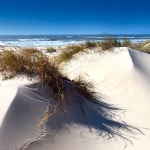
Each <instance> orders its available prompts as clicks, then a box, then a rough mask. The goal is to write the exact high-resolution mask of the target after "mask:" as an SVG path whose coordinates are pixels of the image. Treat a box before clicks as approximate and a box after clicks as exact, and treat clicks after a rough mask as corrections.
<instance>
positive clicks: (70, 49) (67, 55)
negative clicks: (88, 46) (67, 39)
mask: <svg viewBox="0 0 150 150" xmlns="http://www.w3.org/2000/svg"><path fill="white" fill-rule="evenodd" d="M84 49H85V45H83V44H80V45H69V46H67V47H66V48H65V49H64V50H63V51H62V52H61V54H60V55H59V56H57V58H56V61H57V63H58V64H60V63H62V62H65V61H69V60H71V59H72V58H73V56H74V55H75V54H77V53H79V52H83V51H84Z"/></svg>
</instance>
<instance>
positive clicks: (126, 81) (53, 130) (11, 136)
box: [0, 48, 150, 150]
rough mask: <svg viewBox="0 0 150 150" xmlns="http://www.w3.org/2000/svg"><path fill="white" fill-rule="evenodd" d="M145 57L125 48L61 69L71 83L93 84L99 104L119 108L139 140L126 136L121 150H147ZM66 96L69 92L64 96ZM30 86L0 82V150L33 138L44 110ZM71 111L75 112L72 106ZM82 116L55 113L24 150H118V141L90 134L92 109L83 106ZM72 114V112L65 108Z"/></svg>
mask: <svg viewBox="0 0 150 150" xmlns="http://www.w3.org/2000/svg"><path fill="white" fill-rule="evenodd" d="M149 64H150V55H148V54H146V53H142V52H137V51H134V50H132V49H128V48H117V49H115V51H114V52H113V53H112V52H106V53H103V54H86V56H85V57H80V58H79V59H78V60H75V61H72V62H71V63H69V64H68V65H66V67H65V71H64V72H65V73H66V74H67V75H68V76H69V78H71V79H74V78H76V77H77V76H78V75H81V76H83V77H84V78H86V79H87V80H89V81H93V83H94V84H95V86H96V91H97V92H100V93H101V94H102V98H103V101H105V102H107V103H110V104H114V105H115V106H117V107H119V108H124V109H126V111H125V112H123V111H120V112H119V115H120V117H121V120H123V121H126V122H127V123H128V124H130V125H134V126H135V127H138V128H139V129H141V130H142V131H143V132H144V133H145V135H142V134H138V135H134V134H133V135H132V136H134V137H136V138H138V139H134V138H131V137H129V136H130V135H131V134H127V133H125V132H123V134H127V135H128V136H127V137H128V139H129V140H131V141H132V142H133V145H132V144H130V143H129V142H127V147H126V150H149V149H150V143H149V141H150V130H146V129H143V128H150V119H149V117H150V109H149V108H150V92H149V89H150V78H149V76H150V67H149ZM68 92H69V93H70V94H72V93H71V91H68ZM46 98H47V97H46V95H44V94H43V93H42V92H41V90H38V88H37V84H36V83H35V81H29V80H27V79H21V78H20V79H13V80H10V81H0V147H1V148H0V149H1V150H14V149H15V148H17V145H22V144H23V143H25V142H26V141H28V140H29V139H32V138H34V137H36V136H38V135H39V132H40V131H39V129H38V125H39V123H40V120H41V119H42V117H43V113H44V111H45V107H46V104H45V102H44V101H45V100H46ZM75 98H76V97H75ZM72 105H73V106H71V107H72V108H73V110H76V108H77V113H78V110H80V109H78V107H77V106H76V105H75V104H74V103H72ZM87 106H88V107H89V109H87V110H86V113H87V117H81V116H80V115H78V114H76V113H75V112H73V111H70V110H67V109H66V111H67V112H66V114H67V117H66V119H65V116H64V114H63V113H62V112H58V113H56V114H55V115H54V116H53V117H51V118H50V120H49V121H48V123H47V124H46V128H47V131H48V133H47V136H45V137H43V138H42V139H41V140H39V141H37V142H35V143H32V144H31V145H29V147H28V149H29V150H98V149H102V150H104V149H105V150H122V149H124V147H125V143H124V141H123V140H122V139H120V138H117V137H116V138H112V139H111V140H108V139H106V138H105V137H102V136H99V131H98V130H96V129H95V127H98V126H96V124H97V123H98V121H97V120H99V118H98V117H99V116H98V114H97V112H96V109H98V108H95V107H94V105H91V103H87ZM71 110H72V109H71Z"/></svg>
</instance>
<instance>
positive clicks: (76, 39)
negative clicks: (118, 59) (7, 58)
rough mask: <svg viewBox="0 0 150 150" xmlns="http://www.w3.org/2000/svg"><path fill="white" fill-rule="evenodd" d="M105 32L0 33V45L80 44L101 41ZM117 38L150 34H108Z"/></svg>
mask: <svg viewBox="0 0 150 150" xmlns="http://www.w3.org/2000/svg"><path fill="white" fill-rule="evenodd" d="M107 36H108V35H107V34H99V35H0V46H7V47H9V46H20V47H26V46H27V47H32V46H34V47H41V46H52V47H54V46H66V45H68V44H80V43H84V42H86V41H102V40H103V39H104V38H105V37H107ZM109 36H112V37H116V38H117V39H119V40H122V39H124V38H127V39H129V40H131V41H132V42H144V41H147V40H150V34H117V35H109Z"/></svg>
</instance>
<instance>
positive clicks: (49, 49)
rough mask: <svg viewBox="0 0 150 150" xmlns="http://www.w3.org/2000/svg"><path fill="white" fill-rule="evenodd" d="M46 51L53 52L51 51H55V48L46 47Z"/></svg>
mask: <svg viewBox="0 0 150 150" xmlns="http://www.w3.org/2000/svg"><path fill="white" fill-rule="evenodd" d="M46 52H47V53H53V52H56V49H55V48H53V47H47V48H46Z"/></svg>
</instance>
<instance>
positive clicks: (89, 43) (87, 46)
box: [85, 41, 97, 48]
mask: <svg viewBox="0 0 150 150" xmlns="http://www.w3.org/2000/svg"><path fill="white" fill-rule="evenodd" d="M96 46H97V43H96V42H94V41H86V43H85V48H93V47H96Z"/></svg>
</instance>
